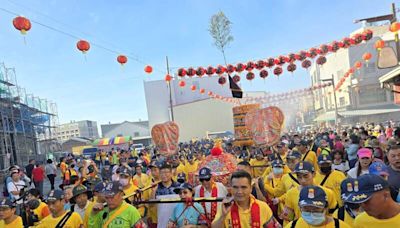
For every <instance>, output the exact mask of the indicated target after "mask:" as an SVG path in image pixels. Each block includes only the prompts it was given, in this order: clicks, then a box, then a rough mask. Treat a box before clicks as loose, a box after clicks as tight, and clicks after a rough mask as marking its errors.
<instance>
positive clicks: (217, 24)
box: [208, 11, 233, 65]
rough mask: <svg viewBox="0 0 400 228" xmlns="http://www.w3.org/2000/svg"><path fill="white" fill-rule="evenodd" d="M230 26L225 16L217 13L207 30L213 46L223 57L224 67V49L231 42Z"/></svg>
mask: <svg viewBox="0 0 400 228" xmlns="http://www.w3.org/2000/svg"><path fill="white" fill-rule="evenodd" d="M231 24H232V22H231V21H230V20H229V19H228V18H227V17H226V16H225V14H224V13H223V12H222V11H219V12H218V13H217V14H214V15H213V16H212V17H211V20H210V28H209V29H208V31H209V32H210V35H211V36H212V38H213V39H214V45H215V46H216V47H217V48H218V49H219V50H220V51H221V52H222V55H223V56H224V62H225V65H226V64H227V62H226V56H225V48H226V47H227V46H228V44H229V43H230V42H232V41H233V36H232V35H231Z"/></svg>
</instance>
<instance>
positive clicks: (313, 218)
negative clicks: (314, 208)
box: [301, 211, 325, 226]
mask: <svg viewBox="0 0 400 228" xmlns="http://www.w3.org/2000/svg"><path fill="white" fill-rule="evenodd" d="M301 217H302V218H303V219H304V221H306V222H307V223H308V224H310V225H313V226H318V225H321V224H322V223H323V222H325V213H324V212H313V213H311V212H305V211H302V212H301Z"/></svg>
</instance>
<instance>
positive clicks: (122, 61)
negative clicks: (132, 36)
mask: <svg viewBox="0 0 400 228" xmlns="http://www.w3.org/2000/svg"><path fill="white" fill-rule="evenodd" d="M117 61H118V62H119V63H120V64H121V65H124V64H125V63H127V62H128V58H127V57H126V56H125V55H119V56H118V57H117Z"/></svg>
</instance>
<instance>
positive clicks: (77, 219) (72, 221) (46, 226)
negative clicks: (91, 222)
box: [36, 211, 83, 228]
mask: <svg viewBox="0 0 400 228" xmlns="http://www.w3.org/2000/svg"><path fill="white" fill-rule="evenodd" d="M67 212H68V211H66V212H65V213H64V214H62V215H61V216H58V217H57V218H53V215H49V216H47V217H46V218H44V219H43V220H42V221H40V222H39V224H38V225H37V226H36V228H54V227H56V225H57V224H58V223H59V222H60V220H61V219H62V218H63V217H64V216H65V214H67ZM81 225H83V222H82V219H81V216H80V215H79V214H78V213H76V212H72V214H71V217H69V219H68V220H67V222H66V223H65V225H64V228H80V226H81Z"/></svg>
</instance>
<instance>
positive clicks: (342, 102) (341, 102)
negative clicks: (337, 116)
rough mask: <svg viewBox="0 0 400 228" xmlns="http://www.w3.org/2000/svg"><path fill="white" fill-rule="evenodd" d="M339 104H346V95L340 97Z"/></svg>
mask: <svg viewBox="0 0 400 228" xmlns="http://www.w3.org/2000/svg"><path fill="white" fill-rule="evenodd" d="M339 105H340V106H341V107H343V106H345V105H346V100H345V99H344V97H341V98H339Z"/></svg>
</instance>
